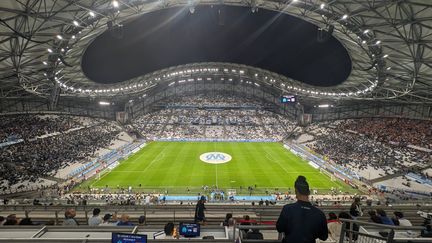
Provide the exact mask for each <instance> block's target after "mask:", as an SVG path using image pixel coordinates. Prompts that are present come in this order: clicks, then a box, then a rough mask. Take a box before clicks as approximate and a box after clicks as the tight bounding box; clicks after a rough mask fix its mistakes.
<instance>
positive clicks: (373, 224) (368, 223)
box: [339, 219, 425, 230]
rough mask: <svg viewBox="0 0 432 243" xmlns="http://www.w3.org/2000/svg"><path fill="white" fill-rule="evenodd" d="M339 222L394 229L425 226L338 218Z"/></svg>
mask: <svg viewBox="0 0 432 243" xmlns="http://www.w3.org/2000/svg"><path fill="white" fill-rule="evenodd" d="M339 220H340V221H341V222H346V223H354V224H357V225H359V226H363V225H365V226H374V227H377V228H386V229H394V230H423V229H425V227H423V226H394V225H386V224H377V223H371V222H366V221H360V220H352V219H339Z"/></svg>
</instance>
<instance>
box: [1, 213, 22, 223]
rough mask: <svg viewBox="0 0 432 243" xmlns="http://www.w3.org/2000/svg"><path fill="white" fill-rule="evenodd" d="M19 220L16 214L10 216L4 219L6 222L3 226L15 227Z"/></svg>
mask: <svg viewBox="0 0 432 243" xmlns="http://www.w3.org/2000/svg"><path fill="white" fill-rule="evenodd" d="M18 221H19V219H18V218H17V216H16V214H10V215H8V216H7V217H6V221H5V223H4V224H3V225H17V224H18Z"/></svg>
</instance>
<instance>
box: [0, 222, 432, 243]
mask: <svg viewBox="0 0 432 243" xmlns="http://www.w3.org/2000/svg"><path fill="white" fill-rule="evenodd" d="M341 221H342V223H343V225H342V227H341V233H340V239H339V241H337V239H332V238H331V237H330V238H329V239H328V240H326V241H324V242H327V243H335V242H350V243H351V242H356V243H402V242H403V243H414V242H417V243H430V242H431V238H423V237H420V232H421V230H423V229H424V227H416V226H413V227H400V226H387V225H382V224H374V223H368V222H363V221H358V220H345V219H342V220H341ZM346 224H349V226H348V227H347V226H346ZM354 225H357V226H358V227H359V229H358V230H354V227H353V226H354ZM236 228H238V229H239V231H237V230H236ZM249 229H258V230H260V232H261V233H262V235H263V240H248V239H247V237H245V234H244V233H243V231H244V230H249ZM162 230H163V227H162V226H105V227H101V226H96V227H88V226H75V227H59V226H21V227H16V226H5V227H1V228H0V242H70V243H72V242H93V243H99V242H111V237H112V233H124V234H138V235H147V239H148V242H179V241H180V242H181V241H188V242H190V241H194V242H224V243H228V242H238V241H237V240H236V239H237V238H238V236H237V235H236V234H237V233H239V234H240V238H241V239H242V240H241V242H246V243H247V242H257V243H260V242H268V243H276V242H280V241H281V239H282V237H283V235H282V234H279V233H278V232H277V231H276V227H275V225H238V224H237V225H234V230H233V232H234V233H233V237H232V239H229V234H228V228H227V227H223V226H205V225H202V226H201V227H200V235H199V236H197V237H195V238H184V237H181V236H180V237H179V238H178V239H165V235H164V233H163V231H162ZM209 237H210V239H208V238H209ZM205 238H207V239H205ZM354 239H356V241H354ZM316 242H317V243H320V242H323V241H320V240H317V241H316Z"/></svg>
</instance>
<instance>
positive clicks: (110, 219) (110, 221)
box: [99, 213, 118, 226]
mask: <svg viewBox="0 0 432 243" xmlns="http://www.w3.org/2000/svg"><path fill="white" fill-rule="evenodd" d="M102 220H103V222H102V223H101V224H99V226H116V225H117V223H118V222H117V216H116V215H112V214H109V213H107V214H105V215H104V217H103V218H102Z"/></svg>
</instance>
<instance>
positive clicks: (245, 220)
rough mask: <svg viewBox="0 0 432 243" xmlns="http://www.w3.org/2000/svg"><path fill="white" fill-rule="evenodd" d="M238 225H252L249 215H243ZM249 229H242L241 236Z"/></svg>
mask: <svg viewBox="0 0 432 243" xmlns="http://www.w3.org/2000/svg"><path fill="white" fill-rule="evenodd" d="M240 225H252V223H251V220H250V217H249V215H244V216H243V219H242V220H240ZM248 231H249V229H242V232H243V235H245V234H246V233H247V232H248Z"/></svg>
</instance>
